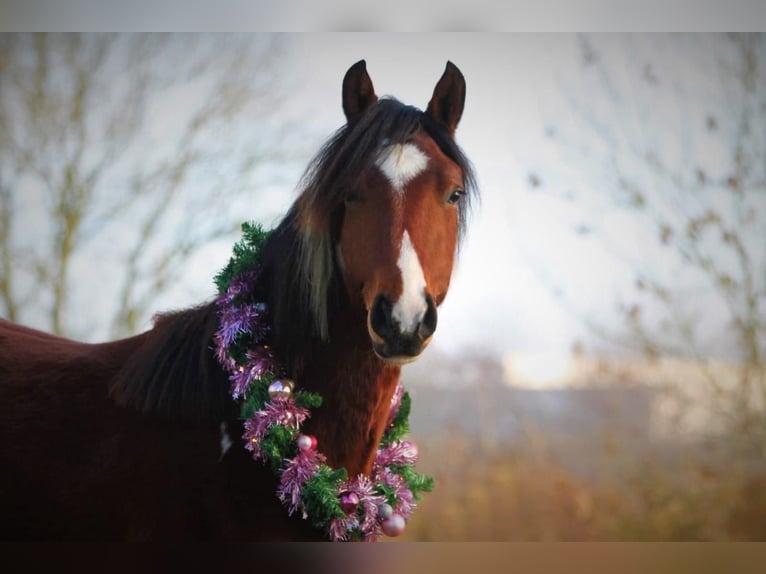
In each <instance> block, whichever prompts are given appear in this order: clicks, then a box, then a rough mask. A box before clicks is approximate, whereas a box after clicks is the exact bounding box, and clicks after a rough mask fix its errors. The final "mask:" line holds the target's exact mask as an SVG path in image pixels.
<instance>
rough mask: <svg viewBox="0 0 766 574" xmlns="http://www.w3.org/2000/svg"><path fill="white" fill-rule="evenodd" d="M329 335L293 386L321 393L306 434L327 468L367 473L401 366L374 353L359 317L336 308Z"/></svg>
mask: <svg viewBox="0 0 766 574" xmlns="http://www.w3.org/2000/svg"><path fill="white" fill-rule="evenodd" d="M331 329H332V330H331V336H330V339H329V341H328V342H326V343H323V344H321V345H319V346H318V347H317V348H316V349H315V351H314V352H313V353H312V354H311V355H310V356H309V357H306V358H305V359H304V362H303V368H302V370H301V372H300V373H299V375H298V377H297V380H296V383H297V385H298V387H299V388H301V389H306V390H308V391H313V392H317V393H319V394H321V395H322V398H323V402H322V406H321V407H319V408H317V409H315V410H314V411H312V415H311V418H310V419H309V420H308V421H307V422H306V426H305V432H307V433H309V434H313V435H314V436H316V437H317V440H318V444H319V450H320V451H321V452H322V453H323V454H324V455H325V456H326V457H327V459H328V464H330V465H331V466H333V467H335V468H337V467H344V468H345V469H346V470H347V471H348V473H349V476H356V475H357V474H360V473H363V474H369V473H370V471H371V469H372V463H373V460H374V458H375V453H376V450H377V446H378V444H379V442H380V439H381V436H382V434H383V431H384V430H385V426H386V422H387V420H388V414H389V409H390V404H391V397H392V396H393V393H394V390H395V389H396V385H397V383H398V381H399V375H400V370H401V369H400V367H398V366H394V365H388V364H386V363H384V362H383V361H381V360H380V359H379V358H378V357H377V356H375V354H374V353H373V351H372V349H371V346H370V342H369V335H368V334H367V329H366V323H365V319H364V316H363V314H361V313H359V312H356V311H354V310H351V309H348V308H346V309H338V310H337V311H336V313H335V314H334V320H333V322H332V328H331Z"/></svg>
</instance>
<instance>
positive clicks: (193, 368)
mask: <svg viewBox="0 0 766 574" xmlns="http://www.w3.org/2000/svg"><path fill="white" fill-rule="evenodd" d="M217 328H218V317H217V314H216V311H215V306H214V305H213V304H212V303H210V304H206V305H202V306H199V307H195V308H191V309H185V310H182V311H176V312H171V313H164V314H161V315H158V316H156V317H155V324H154V327H153V328H152V329H151V330H150V331H148V332H147V333H145V334H144V336H145V340H144V342H143V343H142V344H141V347H140V348H138V349H137V350H136V351H135V353H134V354H133V356H132V357H131V358H130V360H129V361H128V362H127V363H126V364H125V366H124V368H123V369H122V370H121V371H120V372H119V373H118V374H117V376H116V378H115V380H114V382H113V384H112V386H111V388H110V391H109V392H110V395H111V396H112V397H113V399H114V400H115V402H116V403H117V404H119V405H121V406H127V407H132V408H134V409H136V410H138V411H139V412H141V413H144V414H151V415H157V416H160V417H163V418H171V419H181V420H188V421H195V422H200V421H221V420H223V419H225V418H226V419H227V418H229V417H230V416H232V414H234V413H233V411H232V409H233V406H234V405H233V403H231V401H229V383H228V380H227V377H226V375H225V373H224V371H223V370H222V369H221V368H220V366H219V365H218V362H217V360H216V358H215V355H214V354H213V350H212V348H211V347H212V340H213V334H214V333H215V330H216V329H217Z"/></svg>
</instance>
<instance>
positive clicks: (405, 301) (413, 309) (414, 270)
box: [391, 231, 428, 333]
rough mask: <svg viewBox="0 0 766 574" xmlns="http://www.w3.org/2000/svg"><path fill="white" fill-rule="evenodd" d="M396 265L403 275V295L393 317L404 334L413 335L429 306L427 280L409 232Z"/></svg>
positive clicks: (403, 239)
mask: <svg viewBox="0 0 766 574" xmlns="http://www.w3.org/2000/svg"><path fill="white" fill-rule="evenodd" d="M396 264H397V265H398V266H399V270H400V272H401V274H402V295H401V296H400V297H399V300H398V301H397V302H396V303H394V308H393V311H392V313H391V315H392V316H393V318H394V320H396V321H397V322H398V323H399V330H400V331H401V332H402V333H412V332H413V331H414V330H415V328H416V327H417V326H418V323H420V320H421V319H422V318H423V315H425V312H426V310H427V308H428V306H427V305H426V298H425V289H426V278H425V277H424V276H423V268H422V267H421V266H420V260H419V259H418V254H417V253H416V252H415V248H414V247H413V246H412V241H410V234H409V233H408V232H407V231H405V232H404V235H403V236H402V247H401V249H400V251H399V260H398V261H397V262H396Z"/></svg>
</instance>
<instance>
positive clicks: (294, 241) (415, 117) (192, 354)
mask: <svg viewBox="0 0 766 574" xmlns="http://www.w3.org/2000/svg"><path fill="white" fill-rule="evenodd" d="M421 129H422V130H425V131H426V133H427V134H428V135H429V136H430V137H431V138H432V139H433V140H434V141H435V142H436V144H437V145H438V146H439V148H440V149H441V150H442V151H443V152H444V154H445V155H447V157H449V158H450V159H451V160H452V161H454V162H455V163H456V164H457V165H458V166H459V167H460V168H461V169H462V172H463V179H464V182H463V183H464V189H465V191H466V197H465V200H464V201H463V202H461V203H460V204H459V205H458V209H459V217H458V221H459V234H458V238H459V239H462V237H463V236H464V233H465V227H466V223H467V213H468V210H469V208H470V200H471V199H472V198H473V197H474V196H475V193H476V185H475V176H474V172H473V168H472V166H471V164H470V162H469V160H468V159H467V158H466V156H465V155H464V153H463V152H462V150H461V149H460V147H459V146H458V145H457V144H456V143H455V141H454V140H453V138H452V137H451V135H450V134H449V132H448V130H447V129H446V127H445V126H443V125H442V124H440V123H438V122H437V121H436V120H434V119H433V118H431V117H430V116H429V115H428V114H427V113H425V112H422V111H421V110H419V109H417V108H415V107H412V106H407V105H404V104H402V103H401V102H399V101H397V100H396V99H394V98H388V97H387V98H381V99H379V100H378V101H377V102H376V103H375V104H373V105H372V106H370V107H369V108H368V109H367V110H366V111H365V112H364V113H363V114H362V115H361V116H359V117H358V118H355V119H354V121H353V122H349V123H347V124H346V125H345V126H343V127H342V128H340V129H339V130H338V131H337V132H336V133H335V134H334V135H333V136H332V137H331V138H330V139H329V140H328V141H327V142H326V143H325V144H324V146H322V148H321V149H320V150H319V152H318V153H317V155H316V156H315V157H314V158H313V159H312V160H311V162H310V163H309V165H308V167H307V168H306V171H305V173H304V174H303V176H302V178H301V183H300V188H301V189H302V191H301V193H300V195H299V197H298V198H297V200H296V201H295V203H294V204H293V205H292V207H291V208H290V210H289V211H288V212H287V214H286V215H285V217H284V218H283V219H282V221H281V222H280V223H279V225H278V226H277V227H276V229H275V230H274V231H273V232H272V233H271V235H270V236H269V239H268V240H267V241H266V243H265V245H264V246H263V248H262V250H261V254H260V261H259V267H260V270H259V274H258V279H257V284H256V285H254V286H253V292H254V294H255V296H256V297H257V298H258V300H261V301H264V302H265V303H266V304H267V307H268V309H269V313H270V322H271V327H272V330H271V333H270V335H269V342H270V343H271V345H272V346H273V348H274V350H275V352H276V354H277V357H278V359H279V360H280V362H281V364H282V365H283V366H284V367H285V368H286V370H287V373H288V374H289V376H292V377H294V378H298V377H299V376H300V372H301V370H302V367H303V363H304V362H305V360H306V359H307V358H308V357H310V356H311V355H312V354H313V353H316V352H319V351H320V350H321V348H322V346H323V345H326V344H327V343H328V342H329V341H330V337H331V333H332V332H333V328H332V327H333V325H332V323H333V317H334V316H335V313H334V310H336V309H340V308H342V306H343V304H344V302H346V293H345V289H343V288H342V281H340V280H339V272H340V268H339V265H340V264H339V261H338V259H337V255H336V253H335V246H336V245H337V243H338V240H339V234H340V229H341V226H342V222H343V215H344V201H345V199H346V198H347V196H348V194H349V193H350V192H351V191H352V190H353V189H354V188H355V186H356V183H357V181H358V180H359V178H360V176H361V174H362V173H363V172H364V171H365V170H366V169H367V168H369V167H370V166H371V165H372V164H373V163H374V161H375V158H376V157H377V154H378V152H379V150H380V149H381V146H382V145H384V144H393V143H404V142H406V141H407V140H408V139H410V138H411V137H412V136H413V135H414V134H415V133H416V132H417V131H418V130H421ZM458 244H460V241H458ZM217 328H218V316H217V313H216V309H215V305H214V304H213V303H208V304H205V305H202V306H199V307H195V308H192V309H186V310H183V311H177V312H173V313H166V314H162V315H159V316H158V317H157V318H156V321H155V325H154V327H153V329H152V330H150V331H149V332H147V333H146V334H145V336H146V340H145V342H144V343H143V344H142V346H141V348H140V349H138V350H137V351H136V353H135V354H134V355H133V356H132V358H131V360H130V361H129V362H128V363H127V364H126V366H125V368H124V369H123V370H122V371H121V372H120V373H119V374H118V376H117V378H116V380H115V382H114V384H113V386H112V388H111V390H110V392H111V395H112V396H113V397H114V399H115V401H116V402H117V403H118V404H121V405H125V406H130V407H133V408H136V409H137V410H139V411H140V412H142V413H145V414H153V415H160V416H164V417H171V418H181V419H185V420H189V419H191V420H197V421H199V420H204V421H211V420H212V421H215V420H218V421H220V420H222V419H223V418H224V417H229V416H232V415H234V416H236V414H235V413H234V409H235V405H234V403H233V401H231V400H229V387H230V385H229V382H228V378H227V376H226V374H225V373H224V371H223V369H222V368H221V366H220V365H219V364H218V361H217V360H216V358H215V355H214V353H213V350H212V347H213V336H214V334H215V331H216V330H217Z"/></svg>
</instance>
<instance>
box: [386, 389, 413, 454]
mask: <svg viewBox="0 0 766 574" xmlns="http://www.w3.org/2000/svg"><path fill="white" fill-rule="evenodd" d="M411 406H412V400H411V399H410V394H409V393H407V392H405V393H404V395H402V402H401V404H400V406H399V412H398V413H396V417H395V418H394V420H393V422H392V423H391V426H390V427H389V428H388V429H386V432H385V433H384V435H383V438H382V439H381V443H382V444H383V446H388V445H390V444H391V443H393V442H396V441H399V440H402V439H403V438H404V436H405V435H406V434H407V433H409V432H410V423H409V416H410V407H411Z"/></svg>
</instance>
